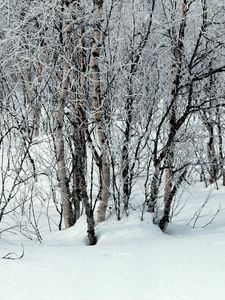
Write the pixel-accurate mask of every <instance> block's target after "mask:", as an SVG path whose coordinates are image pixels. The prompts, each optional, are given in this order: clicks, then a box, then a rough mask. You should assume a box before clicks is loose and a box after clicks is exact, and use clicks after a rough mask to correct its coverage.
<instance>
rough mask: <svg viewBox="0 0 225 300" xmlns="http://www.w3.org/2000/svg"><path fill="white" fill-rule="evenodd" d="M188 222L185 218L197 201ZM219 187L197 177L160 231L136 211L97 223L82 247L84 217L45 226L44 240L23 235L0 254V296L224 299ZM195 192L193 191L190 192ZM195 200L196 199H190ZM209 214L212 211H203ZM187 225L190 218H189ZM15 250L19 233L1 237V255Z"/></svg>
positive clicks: (16, 299) (26, 299) (27, 299)
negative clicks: (93, 240) (52, 228)
mask: <svg viewBox="0 0 225 300" xmlns="http://www.w3.org/2000/svg"><path fill="white" fill-rule="evenodd" d="M209 190H211V191H210V197H209V198H210V201H209V202H208V203H207V204H206V205H205V207H204V209H203V211H202V212H201V214H200V215H199V220H198V222H196V226H195V228H194V229H193V228H192V226H191V223H190V224H189V226H186V225H185V222H184V221H185V220H186V223H187V222H188V221H189V220H190V219H191V217H192V216H193V214H194V213H195V212H196V211H197V210H198V208H199V207H200V206H201V204H202V203H204V201H205V199H206V198H207V195H208V194H209ZM223 193H224V188H223V187H221V188H220V189H219V191H216V189H215V188H214V189H212V188H211V187H210V188H208V189H205V188H203V187H201V186H200V184H198V185H197V186H195V187H194V188H193V187H192V189H191V190H190V191H188V192H186V195H183V198H184V199H185V198H186V197H188V196H187V195H189V200H188V202H187V205H186V207H185V209H183V210H182V211H181V212H180V214H178V215H177V216H175V218H174V222H173V224H171V225H170V226H169V228H168V231H167V234H163V233H162V232H161V231H160V230H159V228H158V227H157V226H155V225H153V224H152V220H151V216H150V215H149V214H148V213H145V214H144V221H141V220H140V215H141V213H140V211H135V212H131V214H130V216H129V217H123V218H122V220H121V221H117V220H116V218H115V216H114V215H110V216H109V217H108V220H107V221H105V222H104V223H101V224H97V226H96V232H97V236H98V243H97V245H96V246H87V245H86V241H85V235H86V233H85V218H83V217H82V218H81V219H80V220H79V222H78V223H77V224H76V225H75V226H74V227H73V228H70V229H68V230H64V231H61V232H57V231H56V232H52V233H46V234H44V236H43V243H42V244H40V243H35V242H34V241H26V240H23V247H24V256H23V258H22V259H19V260H5V259H1V260H0V273H1V280H0V299H1V300H6V299H10V300H31V299H32V300H53V299H54V300H61V299H64V300H73V299H78V300H86V299H89V298H91V299H92V300H97V299H98V300H103V299H107V300H111V299H112V300H115V299H117V300H126V299H127V300H128V299H129V300H138V299H142V300H151V299H152V300H224V299H225V285H224V278H225V255H224V253H225V238H224V236H225V217H224V210H223V208H222V207H221V206H220V207H221V211H220V213H219V214H218V215H217V216H216V218H215V219H214V221H213V222H212V224H209V225H208V226H206V227H204V224H205V223H207V220H208V221H209V220H210V218H211V217H212V215H213V214H214V213H215V211H216V206H218V205H219V204H220V205H221V203H223V202H224V201H223ZM194 195H196V197H198V199H197V198H195V197H194ZM197 200H198V201H197ZM222 201H223V202H222ZM210 214H211V215H210ZM192 225H193V224H192ZM8 252H15V253H17V254H18V255H20V254H21V253H22V246H21V241H20V238H19V236H15V237H14V238H12V237H11V236H10V238H7V235H5V237H2V238H1V239H0V256H1V257H2V256H4V255H6V254H7V253H8Z"/></svg>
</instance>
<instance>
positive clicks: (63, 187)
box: [54, 20, 74, 228]
mask: <svg viewBox="0 0 225 300" xmlns="http://www.w3.org/2000/svg"><path fill="white" fill-rule="evenodd" d="M69 30H70V26H69V24H68V22H66V21H65V20H64V21H63V24H62V36H63V54H64V56H63V72H62V82H61V87H60V93H59V100H58V104H57V108H56V111H55V120H56V127H55V132H54V142H55V151H56V164H57V175H58V181H59V186H60V194H61V202H62V209H63V217H64V224H65V228H68V227H70V226H72V225H74V217H73V210H72V203H71V195H70V189H69V182H68V178H67V174H66V162H65V149H64V148H65V146H64V135H63V124H64V108H65V103H66V99H67V95H68V89H69V73H70V65H69Z"/></svg>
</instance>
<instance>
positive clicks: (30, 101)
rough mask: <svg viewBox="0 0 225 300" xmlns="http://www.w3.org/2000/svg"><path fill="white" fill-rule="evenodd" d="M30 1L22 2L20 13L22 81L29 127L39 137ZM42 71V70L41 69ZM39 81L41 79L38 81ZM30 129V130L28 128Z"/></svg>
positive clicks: (38, 104) (38, 105)
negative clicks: (29, 15) (30, 32)
mask: <svg viewBox="0 0 225 300" xmlns="http://www.w3.org/2000/svg"><path fill="white" fill-rule="evenodd" d="M29 5H30V4H29V1H26V0H21V11H20V21H21V25H20V29H21V41H22V48H23V51H24V57H25V61H24V65H25V66H26V67H25V68H24V71H23V74H22V79H23V87H24V93H25V95H26V102H27V106H28V124H27V125H28V127H31V128H32V130H31V133H32V135H33V136H38V135H39V118H40V109H39V107H40V103H39V101H38V100H39V99H38V100H37V101H35V98H38V97H37V94H36V95H35V94H34V91H33V84H32V83H33V78H32V67H33V66H32V54H31V49H30V40H29V39H30V38H29V29H28V21H27V17H28V7H29ZM39 71H40V68H39ZM38 80H39V79H38ZM27 129H28V128H27Z"/></svg>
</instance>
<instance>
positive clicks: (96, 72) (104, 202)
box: [91, 0, 110, 222]
mask: <svg viewBox="0 0 225 300" xmlns="http://www.w3.org/2000/svg"><path fill="white" fill-rule="evenodd" d="M93 4H94V8H95V15H96V21H95V22H96V23H95V28H94V33H93V44H92V50H91V68H92V85H93V102H92V106H93V109H94V112H95V121H96V125H97V133H98V140H99V145H100V151H101V155H100V165H99V172H100V193H99V194H100V197H99V206H98V221H99V222H102V221H104V220H105V214H106V209H107V206H108V201H109V196H110V193H109V188H110V166H109V158H108V153H107V145H106V134H105V128H104V126H105V125H104V117H103V103H102V100H101V84H100V68H99V62H98V59H99V56H100V49H101V38H102V37H101V20H100V18H101V15H102V6H103V0H94V1H93Z"/></svg>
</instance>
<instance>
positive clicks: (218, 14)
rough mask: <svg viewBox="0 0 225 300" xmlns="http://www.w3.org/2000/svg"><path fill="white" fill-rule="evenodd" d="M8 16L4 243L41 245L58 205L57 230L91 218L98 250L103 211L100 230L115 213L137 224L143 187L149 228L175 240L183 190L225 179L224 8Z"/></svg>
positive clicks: (0, 102)
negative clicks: (136, 193)
mask: <svg viewBox="0 0 225 300" xmlns="http://www.w3.org/2000/svg"><path fill="white" fill-rule="evenodd" d="M0 9H1V10H0V113H1V116H0V157H1V158H0V178H1V179H0V222H1V223H0V224H4V226H3V227H2V229H1V232H3V231H4V230H10V228H11V230H13V228H17V229H18V228H19V230H20V231H21V232H22V233H23V234H24V235H26V236H28V237H30V238H31V237H32V234H35V235H36V236H37V237H38V239H39V240H41V234H40V232H39V225H38V219H39V216H40V214H41V213H42V211H41V208H40V207H44V206H45V207H49V203H53V204H54V205H55V209H54V211H55V212H57V213H58V214H59V225H58V226H59V229H61V228H62V227H65V228H68V227H70V226H73V225H74V224H75V223H76V221H77V220H78V218H79V217H80V215H81V214H83V213H85V214H86V217H87V226H88V230H87V231H88V238H89V243H90V244H91V245H93V244H95V243H96V241H97V238H96V235H95V219H94V211H95V209H96V217H97V221H98V222H102V221H104V220H105V218H106V211H107V207H108V206H109V203H110V206H111V207H112V208H113V212H114V213H115V215H116V216H117V218H118V220H120V219H121V217H122V216H123V215H126V216H127V215H128V214H129V211H130V209H132V191H133V188H134V186H135V184H136V183H137V182H139V183H138V184H139V185H141V189H142V190H143V195H140V202H141V206H140V207H141V208H140V211H142V215H143V214H144V212H146V213H151V214H152V215H153V222H155V223H156V224H158V225H159V227H160V228H161V229H162V231H165V230H166V227H167V224H168V223H169V222H170V221H171V215H172V214H171V207H172V205H173V201H175V197H176V195H177V192H178V190H179V188H180V186H181V185H183V184H187V182H190V181H191V179H192V177H193V174H194V176H195V178H197V177H198V179H199V180H201V181H204V182H205V184H206V185H208V184H212V183H216V182H217V180H218V179H219V178H220V177H221V176H222V175H223V173H224V170H223V168H224V145H223V136H224V126H225V118H224V105H225V101H224V99H225V86H224V82H225V76H224V72H225V44H224V36H225V20H224V12H225V6H224V1H222V0H217V1H216V0H215V1H212V0H211V1H209V0H157V1H156V0H142V1H139V0H124V1H116V0H104V1H103V0H93V1H89V0H86V1H82V0H76V1H75V0H49V1H42V0H37V1H35V0H12V1H10V2H8V1H2V0H0ZM96 176H97V178H98V182H96V180H95V178H96ZM196 176H197V177H196ZM140 178H141V180H140ZM161 198H163V203H162V201H161V200H160V199H161ZM109 201H110V202H109ZM161 206H163V210H162V212H161V210H159V207H161ZM159 211H160V213H159ZM47 213H48V209H47ZM49 219H51V217H49V216H48V222H49V227H51V225H50V223H51V222H50V221H49ZM5 220H6V221H5ZM62 221H63V222H64V225H62ZM28 224H29V226H28ZM28 227H29V229H28Z"/></svg>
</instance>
